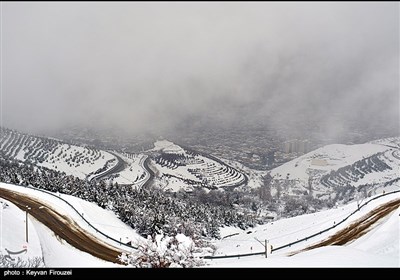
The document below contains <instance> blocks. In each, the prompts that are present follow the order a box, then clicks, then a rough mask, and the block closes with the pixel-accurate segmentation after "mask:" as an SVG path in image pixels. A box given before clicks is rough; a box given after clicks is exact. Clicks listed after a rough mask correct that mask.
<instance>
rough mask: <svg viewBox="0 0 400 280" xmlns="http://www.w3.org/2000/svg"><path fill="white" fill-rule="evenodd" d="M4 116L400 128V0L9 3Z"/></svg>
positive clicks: (148, 123)
mask: <svg viewBox="0 0 400 280" xmlns="http://www.w3.org/2000/svg"><path fill="white" fill-rule="evenodd" d="M1 23H2V30H1V31H2V34H1V35H2V42H1V46H2V61H1V63H2V85H1V87H2V98H1V125H2V126H6V127H9V128H15V129H21V130H24V131H30V132H36V133H42V132H46V131H56V130H63V129H67V128H68V127H70V126H79V127H88V128H94V129H103V128H104V129H106V128H110V127H111V128H114V129H116V130H117V131H123V132H124V133H126V134H128V135H134V134H141V133H148V132H155V133H165V132H168V133H174V131H179V130H181V129H182V128H183V127H186V128H187V127H196V126H199V127H204V126H205V127H207V126H220V127H232V128H233V129H234V127H235V125H240V126H244V125H249V126H251V125H259V124H261V125H263V124H265V125H266V126H268V127H272V128H274V129H279V128H280V127H281V126H285V129H288V130H293V131H296V130H299V131H302V129H304V127H305V126H307V125H310V126H318V127H320V129H321V130H322V131H323V132H324V133H326V135H328V136H334V135H338V134H341V133H346V132H348V131H351V129H353V128H354V127H359V128H360V129H361V130H362V129H367V128H370V129H374V130H375V129H376V130H380V129H381V130H382V131H388V130H389V131H390V130H395V131H397V133H398V131H399V105H400V104H399V4H398V3H395V2H389V3H381V2H364V3H361V2H356V3H347V2H336V3H335V2H324V3H322V2H321V3H314V2H312V3H310V2H302V3H294V2H284V3H275V2H251V3H248V2H239V3H237V2H216V3H215V2H197V3H196V2H187V3H177V2H167V3H162V2H150V3H148V2H117V3H115V2H83V3H82V2H53V3H48V2H32V3H28V2H2V14H1Z"/></svg>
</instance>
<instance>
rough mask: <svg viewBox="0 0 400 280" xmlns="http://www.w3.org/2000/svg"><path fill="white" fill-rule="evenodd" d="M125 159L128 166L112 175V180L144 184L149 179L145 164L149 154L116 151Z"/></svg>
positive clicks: (138, 184) (137, 184) (127, 183)
mask: <svg viewBox="0 0 400 280" xmlns="http://www.w3.org/2000/svg"><path fill="white" fill-rule="evenodd" d="M114 153H115V154H117V155H118V156H119V157H121V159H122V160H123V161H125V163H126V166H125V168H124V170H122V171H120V172H117V173H114V174H113V175H111V177H112V182H113V183H118V184H120V185H132V184H133V185H135V186H142V185H143V184H144V183H145V182H146V181H147V179H148V177H149V175H148V174H147V171H146V169H145V168H144V166H143V163H144V161H145V160H146V158H147V156H146V155H143V154H127V153H118V152H115V151H114Z"/></svg>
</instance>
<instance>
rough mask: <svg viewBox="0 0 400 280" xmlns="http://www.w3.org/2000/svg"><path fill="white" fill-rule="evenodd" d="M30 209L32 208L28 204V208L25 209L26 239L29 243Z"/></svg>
mask: <svg viewBox="0 0 400 280" xmlns="http://www.w3.org/2000/svg"><path fill="white" fill-rule="evenodd" d="M28 210H31V208H30V207H29V206H28V205H27V206H26V210H25V239H26V243H28V214H29V213H28Z"/></svg>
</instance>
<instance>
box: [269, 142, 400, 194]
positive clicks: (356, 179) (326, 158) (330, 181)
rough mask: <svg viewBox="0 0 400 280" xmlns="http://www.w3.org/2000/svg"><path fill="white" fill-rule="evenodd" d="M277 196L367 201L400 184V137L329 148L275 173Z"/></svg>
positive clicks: (336, 145) (296, 160)
mask: <svg viewBox="0 0 400 280" xmlns="http://www.w3.org/2000/svg"><path fill="white" fill-rule="evenodd" d="M270 176H271V177H270V178H271V179H270V181H269V182H270V187H271V191H272V194H273V195H278V196H282V195H283V196H285V195H288V196H302V195H312V196H314V197H316V198H321V199H328V200H330V199H334V200H344V201H347V200H349V199H352V198H354V197H355V196H356V195H359V194H357V193H360V192H362V195H363V196H364V197H365V196H367V195H370V194H373V193H376V192H377V190H381V191H382V190H383V189H384V188H385V187H386V186H389V185H391V184H392V183H393V182H395V181H398V180H400V137H397V138H389V139H381V140H377V141H373V142H370V143H365V144H359V145H338V144H335V145H328V146H325V147H322V148H319V149H317V150H315V151H312V152H310V153H308V154H306V155H303V156H301V157H299V158H297V159H295V160H293V161H290V162H288V163H285V164H284V165H282V166H280V167H277V168H275V169H273V170H272V171H271V173H270Z"/></svg>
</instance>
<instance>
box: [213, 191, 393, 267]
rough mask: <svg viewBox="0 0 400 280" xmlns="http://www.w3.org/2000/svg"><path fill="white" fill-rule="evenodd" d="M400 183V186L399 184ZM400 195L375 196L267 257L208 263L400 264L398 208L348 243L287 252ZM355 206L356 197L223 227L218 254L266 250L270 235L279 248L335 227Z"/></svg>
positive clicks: (261, 265)
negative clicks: (308, 211) (249, 226)
mask: <svg viewBox="0 0 400 280" xmlns="http://www.w3.org/2000/svg"><path fill="white" fill-rule="evenodd" d="M399 187H400V186H399V185H398V186H397V188H399ZM399 197H400V193H397V194H392V195H387V196H385V197H382V198H380V199H377V200H374V201H372V202H370V203H369V204H367V205H366V206H364V207H363V208H361V210H360V211H359V212H357V213H356V214H354V215H353V216H352V217H350V218H349V219H348V220H347V221H346V222H344V223H343V224H341V225H339V226H338V227H336V228H335V229H333V230H332V231H328V232H325V233H322V234H320V235H318V236H316V237H313V238H311V239H308V240H307V241H304V242H301V243H299V244H295V245H293V246H291V247H289V248H284V249H281V250H278V251H274V252H273V253H272V254H271V255H270V256H269V257H268V258H267V259H266V258H265V256H251V257H241V258H240V259H238V258H229V259H214V260H209V261H208V265H209V266H212V267H358V266H361V267H375V266H377V267H386V266H388V267H399V266H400V255H399V251H400V250H399V247H400V243H399V240H400V236H399V231H400V230H399V213H400V212H399V209H397V210H396V211H394V212H392V213H391V214H390V215H389V216H387V217H385V218H383V219H382V220H380V221H379V224H378V225H377V226H376V227H374V228H373V229H372V230H371V231H369V232H368V233H367V234H365V235H364V236H362V237H361V238H359V239H357V240H355V241H353V242H351V243H350V244H347V245H346V246H326V247H323V248H318V249H313V250H310V251H307V252H303V253H299V254H296V255H294V256H292V257H289V256H288V253H290V252H294V251H296V250H299V249H302V248H305V247H307V246H309V245H312V244H315V243H317V242H318V241H320V240H323V239H325V238H327V237H328V236H330V235H332V234H333V233H334V232H336V231H338V230H340V229H343V228H345V227H346V226H347V225H349V224H350V223H351V222H353V221H355V220H356V219H358V218H360V217H361V216H362V215H364V214H366V213H368V212H369V211H371V210H372V209H374V208H375V207H377V206H378V205H381V204H383V203H385V202H388V201H390V200H393V199H395V198H399ZM356 209H357V202H352V203H350V204H348V205H346V206H342V207H339V208H336V209H330V210H326V211H321V212H317V213H313V214H307V215H301V216H297V217H293V218H289V219H282V220H278V221H275V222H271V223H268V224H267V225H261V226H256V227H255V228H253V229H248V230H245V231H243V230H240V229H237V228H223V229H222V230H221V236H222V237H225V238H223V239H222V240H219V241H217V242H216V243H215V245H216V246H217V248H218V249H217V251H216V254H215V255H216V256H223V255H234V254H246V253H255V252H263V251H264V246H263V243H264V242H265V240H268V241H269V244H271V245H272V246H273V247H274V248H278V247H279V246H282V245H284V244H287V243H290V242H293V241H296V240H299V239H302V238H304V237H307V236H309V235H311V234H314V233H317V232H320V231H322V230H324V229H325V228H328V227H331V226H332V225H333V224H334V223H338V222H339V221H341V220H343V219H344V218H345V217H347V216H348V215H349V214H350V213H351V212H353V211H354V210H356Z"/></svg>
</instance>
